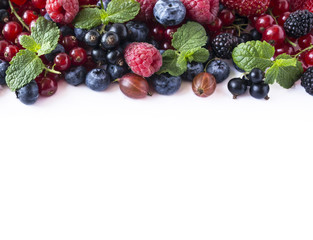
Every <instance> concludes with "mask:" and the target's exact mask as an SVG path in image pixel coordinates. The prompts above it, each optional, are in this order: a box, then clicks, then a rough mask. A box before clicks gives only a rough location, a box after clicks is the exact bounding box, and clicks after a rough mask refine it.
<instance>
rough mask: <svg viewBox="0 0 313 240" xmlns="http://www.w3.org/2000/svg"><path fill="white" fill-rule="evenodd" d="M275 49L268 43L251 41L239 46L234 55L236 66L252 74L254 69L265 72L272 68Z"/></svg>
mask: <svg viewBox="0 0 313 240" xmlns="http://www.w3.org/2000/svg"><path fill="white" fill-rule="evenodd" d="M274 53H275V48H274V47H273V46H271V45H270V44H269V43H267V42H265V41H264V42H261V41H249V42H246V43H241V44H239V45H238V46H237V47H236V48H235V49H234V50H233V53H232V56H233V60H234V62H235V63H236V65H237V66H238V67H239V68H241V69H243V70H245V71H246V72H250V71H251V70H252V69H253V68H260V69H262V70H263V71H265V70H266V68H268V67H271V66H272V65H273V62H272V60H271V58H272V57H273V56H274Z"/></svg>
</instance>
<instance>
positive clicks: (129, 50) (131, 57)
mask: <svg viewBox="0 0 313 240" xmlns="http://www.w3.org/2000/svg"><path fill="white" fill-rule="evenodd" d="M124 57H125V61H126V63H127V64H128V66H129V67H130V68H131V70H132V71H133V72H134V73H136V74H137V75H140V76H142V77H150V76H151V75H152V74H154V73H155V72H157V71H159V70H160V68H161V66H162V56H161V54H160V52H159V51H158V50H157V49H156V48H155V47H154V46H153V45H151V44H149V43H144V42H140V43H139V42H134V43H131V44H129V45H128V46H127V47H126V49H125V54H124Z"/></svg>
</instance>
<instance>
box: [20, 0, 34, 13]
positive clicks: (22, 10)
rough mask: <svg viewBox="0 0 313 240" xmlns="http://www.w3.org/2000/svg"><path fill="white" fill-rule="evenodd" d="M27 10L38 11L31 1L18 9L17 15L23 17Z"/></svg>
mask: <svg viewBox="0 0 313 240" xmlns="http://www.w3.org/2000/svg"><path fill="white" fill-rule="evenodd" d="M26 10H31V11H36V8H35V7H34V5H33V4H32V2H31V1H26V3H25V4H23V6H21V7H20V8H19V9H18V11H17V13H18V15H20V16H22V15H23V13H24V12H25V11H26Z"/></svg>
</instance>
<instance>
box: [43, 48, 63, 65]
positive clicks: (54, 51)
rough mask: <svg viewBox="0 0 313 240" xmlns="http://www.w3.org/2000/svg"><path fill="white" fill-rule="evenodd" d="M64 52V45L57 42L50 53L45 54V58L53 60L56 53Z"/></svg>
mask: <svg viewBox="0 0 313 240" xmlns="http://www.w3.org/2000/svg"><path fill="white" fill-rule="evenodd" d="M64 52H65V49H64V47H63V46H62V45H61V44H58V45H57V46H56V48H55V49H54V50H53V51H52V52H51V53H49V54H46V55H45V58H46V59H47V60H48V61H49V62H53V60H54V58H55V56H56V55H58V54H59V53H64Z"/></svg>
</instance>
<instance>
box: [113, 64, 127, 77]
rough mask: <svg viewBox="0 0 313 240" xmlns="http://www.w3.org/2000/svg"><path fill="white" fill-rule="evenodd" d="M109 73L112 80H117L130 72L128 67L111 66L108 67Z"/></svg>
mask: <svg viewBox="0 0 313 240" xmlns="http://www.w3.org/2000/svg"><path fill="white" fill-rule="evenodd" d="M108 71H109V74H110V76H111V79H112V80H115V79H118V78H121V77H122V76H123V75H125V74H126V73H127V72H128V69H127V67H126V66H118V65H112V64H110V65H109V67H108Z"/></svg>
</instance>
